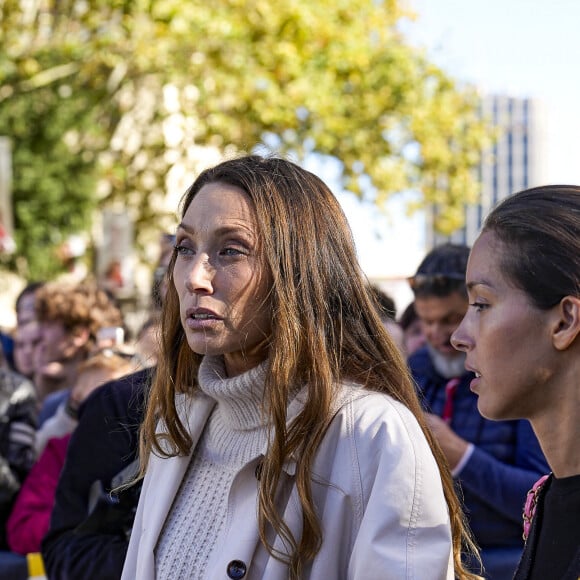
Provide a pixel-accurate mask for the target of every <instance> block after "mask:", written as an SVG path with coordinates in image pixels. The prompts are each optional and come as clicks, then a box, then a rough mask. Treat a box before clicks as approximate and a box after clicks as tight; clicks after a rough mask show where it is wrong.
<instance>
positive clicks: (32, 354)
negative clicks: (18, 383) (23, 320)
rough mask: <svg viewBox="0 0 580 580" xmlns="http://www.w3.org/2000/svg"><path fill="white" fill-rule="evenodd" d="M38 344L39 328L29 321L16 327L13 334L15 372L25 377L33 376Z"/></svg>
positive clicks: (36, 324) (35, 323)
mask: <svg viewBox="0 0 580 580" xmlns="http://www.w3.org/2000/svg"><path fill="white" fill-rule="evenodd" d="M39 343H40V327H39V325H38V323H37V322H35V321H31V322H28V323H27V324H24V325H22V326H17V327H16V331H15V333H14V364H15V366H16V370H17V371H18V372H19V373H20V374H21V375H24V376H25V377H31V376H32V375H33V374H34V369H35V361H36V349H37V347H38V344H39Z"/></svg>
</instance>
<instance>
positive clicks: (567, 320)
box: [552, 296, 580, 350]
mask: <svg viewBox="0 0 580 580" xmlns="http://www.w3.org/2000/svg"><path fill="white" fill-rule="evenodd" d="M556 308H557V312H558V315H559V316H558V320H557V324H556V326H555V327H554V331H553V333H552V342H553V344H554V347H555V348H556V349H558V350H566V349H567V348H568V347H569V346H571V345H572V343H573V342H574V341H575V340H576V338H577V337H578V335H579V334H580V298H578V297H577V296H565V297H564V298H562V300H560V303H559V304H558V305H557V306H556Z"/></svg>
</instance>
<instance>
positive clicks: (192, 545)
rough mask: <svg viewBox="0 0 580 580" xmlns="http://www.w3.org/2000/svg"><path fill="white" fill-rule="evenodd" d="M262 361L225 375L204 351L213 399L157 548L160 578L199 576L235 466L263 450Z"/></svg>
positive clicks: (206, 386)
mask: <svg viewBox="0 0 580 580" xmlns="http://www.w3.org/2000/svg"><path fill="white" fill-rule="evenodd" d="M265 366H266V363H263V364H261V365H259V366H257V367H255V368H253V369H251V370H250V371H248V372H246V373H244V374H242V375H239V376H237V377H233V378H231V379H230V378H227V377H226V372H225V367H224V363H223V359H222V357H210V356H206V357H204V359H203V361H202V363H201V366H200V369H199V375H198V377H199V387H200V389H201V390H202V391H203V392H204V393H205V394H206V395H208V396H210V397H212V398H213V399H215V400H216V402H217V405H216V407H215V408H214V410H213V412H212V414H211V416H210V418H209V420H208V422H207V424H206V426H205V429H204V431H203V434H202V436H201V438H200V440H199V443H198V444H197V446H196V448H195V450H194V452H193V455H192V457H191V460H190V463H189V467H188V469H187V471H186V473H185V475H184V478H183V481H182V482H181V486H180V488H179V491H178V493H177V495H176V497H175V500H174V502H173V506H172V508H171V511H170V512H169V515H168V517H167V520H166V521H165V525H164V527H163V531H162V533H161V536H160V538H159V542H158V543H157V548H156V550H155V572H156V577H157V578H159V580H165V579H171V580H176V579H179V578H184V579H185V578H187V579H188V580H189V579H195V578H203V577H204V574H205V570H206V566H207V564H208V562H209V560H210V557H211V555H212V552H213V550H214V549H215V546H216V542H217V539H218V537H219V535H220V533H221V532H222V530H223V528H224V524H225V519H226V513H227V507H228V495H229V490H230V487H231V484H232V481H233V479H234V476H235V474H236V473H237V471H238V470H239V469H240V468H241V467H242V466H243V465H244V464H246V463H247V462H248V461H250V460H251V459H253V458H255V457H257V456H258V455H259V454H260V453H262V452H263V450H264V448H265V445H266V441H267V435H268V433H267V427H266V424H265V421H264V418H263V416H262V412H261V402H262V397H263V392H264V380H265Z"/></svg>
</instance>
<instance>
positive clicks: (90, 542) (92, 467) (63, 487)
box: [42, 369, 152, 580]
mask: <svg viewBox="0 0 580 580" xmlns="http://www.w3.org/2000/svg"><path fill="white" fill-rule="evenodd" d="M151 372H152V371H151V369H145V370H142V371H139V372H137V373H135V374H132V375H128V376H126V377H123V378H121V379H118V380H116V381H112V382H110V383H107V384H105V385H103V386H102V387H100V388H99V389H97V390H96V391H95V392H94V393H92V394H91V395H90V396H89V398H88V399H87V400H86V401H85V402H84V403H83V405H82V406H81V408H80V410H79V424H78V426H77V428H76V429H75V431H74V432H73V435H72V438H71V441H70V443H69V447H68V451H67V457H66V462H65V465H64V468H63V471H62V473H61V477H60V480H59V484H58V488H57V491H56V497H55V505H54V508H53V511H52V516H51V522H50V529H49V532H48V534H47V535H46V536H45V538H44V540H43V542H42V556H43V559H44V563H45V567H46V571H47V576H48V577H49V578H51V579H52V580H74V579H76V578H98V579H99V580H112V579H118V578H120V576H121V570H122V569H123V562H124V560H125V554H126V552H127V546H128V544H129V542H128V531H129V530H130V527H131V526H132V520H133V517H134V510H135V509H136V507H137V501H138V496H137V497H128V499H127V500H123V501H119V500H118V499H115V501H112V500H111V496H110V495H109V492H110V491H111V488H112V487H114V485H113V483H112V480H113V478H114V477H115V476H116V475H117V474H118V473H119V472H120V471H122V470H123V469H124V468H126V467H127V466H128V465H130V464H131V463H132V462H133V461H134V459H135V457H136V453H137V446H138V430H139V425H140V423H141V420H142V417H143V408H144V398H145V393H146V391H147V389H148V385H149V384H150V381H151ZM95 484H97V485H98V486H99V488H100V489H101V490H102V492H103V493H102V494H101V496H102V497H101V498H99V500H98V502H97V507H96V508H94V509H93V510H92V511H91V513H90V515H89V516H88V515H87V514H88V512H89V502H90V498H91V495H92V492H93V490H94V489H95ZM135 487H137V486H133V488H135Z"/></svg>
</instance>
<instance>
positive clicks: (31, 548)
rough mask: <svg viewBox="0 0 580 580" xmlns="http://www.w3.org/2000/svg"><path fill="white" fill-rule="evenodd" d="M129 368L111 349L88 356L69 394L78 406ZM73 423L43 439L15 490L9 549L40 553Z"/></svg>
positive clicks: (74, 424) (124, 373) (19, 552)
mask: <svg viewBox="0 0 580 580" xmlns="http://www.w3.org/2000/svg"><path fill="white" fill-rule="evenodd" d="M132 368H133V367H132V364H131V362H130V361H129V360H127V359H126V358H124V357H121V356H119V355H116V354H114V353H111V352H106V351H105V352H100V353H98V354H96V355H94V356H91V357H90V358H88V359H87V360H86V361H84V362H83V363H82V364H81V365H80V367H79V372H78V377H77V382H76V384H75V386H74V387H73V395H74V396H75V397H76V399H77V400H78V403H79V405H80V404H81V403H82V402H83V401H84V400H85V399H86V398H87V397H88V396H89V395H90V394H91V393H92V392H93V391H94V390H95V389H97V388H98V387H99V386H101V385H103V384H104V383H106V382H109V381H112V380H114V379H116V378H119V377H121V376H123V375H126V374H128V373H129V372H130V371H131V370H132ZM76 425H77V421H76V420H74V422H72V421H71V423H70V424H69V426H68V427H69V429H68V430H67V431H66V432H62V431H60V432H58V433H56V436H55V437H54V438H50V439H49V440H48V441H47V442H46V446H43V448H42V452H41V453H40V454H39V459H38V461H37V462H36V463H35V465H34V466H33V467H32V469H31V471H30V473H29V474H28V477H27V478H26V480H25V481H24V483H23V485H22V487H21V489H20V491H19V493H18V496H17V499H16V502H15V504H14V507H13V509H12V513H11V515H10V518H9V519H8V523H7V526H6V531H7V537H8V545H9V546H10V549H11V550H12V551H13V552H16V553H18V554H28V553H31V552H40V546H41V540H42V538H43V537H44V535H45V534H46V532H47V531H48V527H49V522H50V515H51V512H52V508H53V505H54V495H55V492H56V486H57V483H58V478H59V476H60V473H61V471H62V467H63V465H64V460H65V456H66V448H67V446H68V442H69V439H70V434H71V433H72V432H73V431H74V428H75V427H76Z"/></svg>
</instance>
